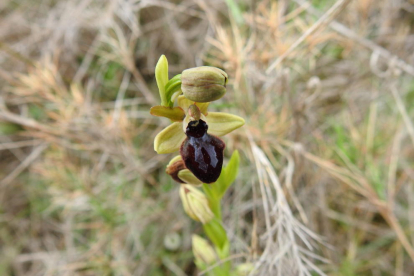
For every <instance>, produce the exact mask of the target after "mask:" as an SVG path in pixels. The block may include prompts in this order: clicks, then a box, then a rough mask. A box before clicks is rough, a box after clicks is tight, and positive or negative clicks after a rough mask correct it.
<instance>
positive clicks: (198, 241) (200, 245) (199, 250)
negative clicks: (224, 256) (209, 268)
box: [192, 235, 217, 265]
mask: <svg viewBox="0 0 414 276" xmlns="http://www.w3.org/2000/svg"><path fill="white" fill-rule="evenodd" d="M192 243H193V254H194V257H195V260H196V263H198V264H200V265H210V264H212V263H214V262H216V259H217V254H216V252H215V251H214V249H213V247H212V246H211V245H210V244H209V243H208V241H207V240H205V239H203V238H202V237H200V236H198V235H193V237H192Z"/></svg>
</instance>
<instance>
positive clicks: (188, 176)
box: [178, 169, 203, 185]
mask: <svg viewBox="0 0 414 276" xmlns="http://www.w3.org/2000/svg"><path fill="white" fill-rule="evenodd" d="M178 178H180V179H181V180H182V181H184V182H185V183H187V184H192V185H201V184H203V182H202V181H201V180H199V179H198V178H197V177H195V175H194V174H193V173H192V172H191V171H190V170H189V169H184V170H181V171H179V172H178Z"/></svg>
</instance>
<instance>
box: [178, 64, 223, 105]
mask: <svg viewBox="0 0 414 276" xmlns="http://www.w3.org/2000/svg"><path fill="white" fill-rule="evenodd" d="M227 78H228V76H227V74H226V72H224V71H223V70H221V69H219V68H216V67H211V66H201V67H195V68H190V69H187V70H184V71H183V73H182V74H181V90H182V91H183V93H184V96H185V97H186V98H187V99H189V100H192V101H194V102H200V103H205V102H211V101H215V100H218V99H220V98H221V97H223V96H224V94H225V93H226V84H227Z"/></svg>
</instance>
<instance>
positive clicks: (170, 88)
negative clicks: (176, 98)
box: [165, 74, 181, 107]
mask: <svg viewBox="0 0 414 276" xmlns="http://www.w3.org/2000/svg"><path fill="white" fill-rule="evenodd" d="M180 90H181V74H178V75H175V76H174V77H173V78H172V79H170V80H169V81H168V82H167V84H166V85H165V97H166V99H167V104H168V106H170V107H172V106H173V104H174V102H173V101H172V100H171V98H172V96H173V94H174V93H175V92H178V91H180Z"/></svg>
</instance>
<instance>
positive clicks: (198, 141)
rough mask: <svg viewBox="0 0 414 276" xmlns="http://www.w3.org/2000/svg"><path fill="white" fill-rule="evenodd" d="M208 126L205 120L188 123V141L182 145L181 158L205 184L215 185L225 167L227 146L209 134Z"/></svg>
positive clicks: (186, 132)
mask: <svg viewBox="0 0 414 276" xmlns="http://www.w3.org/2000/svg"><path fill="white" fill-rule="evenodd" d="M207 129H208V125H207V124H206V122H204V121H203V120H198V121H191V122H190V123H188V126H187V129H186V131H185V134H186V135H187V139H185V140H184V142H183V143H182V145H181V150H180V152H181V157H182V158H183V160H184V163H185V166H186V167H187V169H189V170H190V171H191V172H192V173H193V174H194V175H195V176H196V177H197V178H198V179H200V180H201V181H202V182H204V183H213V182H216V180H217V179H218V178H219V176H220V173H221V168H222V166H223V151H224V148H225V147H226V145H225V144H224V142H223V141H222V140H221V139H219V138H217V137H216V136H213V135H210V134H208V133H207Z"/></svg>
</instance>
